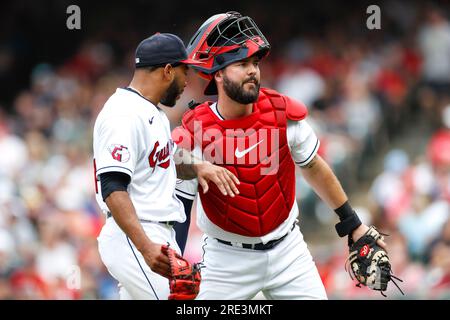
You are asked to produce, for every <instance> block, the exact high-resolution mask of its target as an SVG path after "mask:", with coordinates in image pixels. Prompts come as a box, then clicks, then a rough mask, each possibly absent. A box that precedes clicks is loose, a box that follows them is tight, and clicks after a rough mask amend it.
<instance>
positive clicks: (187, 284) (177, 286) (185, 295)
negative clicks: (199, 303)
mask: <svg viewBox="0 0 450 320" xmlns="http://www.w3.org/2000/svg"><path fill="white" fill-rule="evenodd" d="M161 249H162V252H163V253H164V254H166V255H167V256H168V257H169V261H170V270H171V277H170V279H169V284H170V295H169V300H194V299H195V297H197V294H198V291H199V288H200V281H201V276H200V268H199V267H198V264H194V266H191V264H190V263H189V262H188V261H187V260H186V259H184V258H183V257H182V256H180V255H179V254H178V253H177V252H176V251H175V250H173V249H171V248H169V246H168V245H163V246H162V247H161Z"/></svg>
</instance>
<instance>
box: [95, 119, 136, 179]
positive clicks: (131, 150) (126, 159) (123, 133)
mask: <svg viewBox="0 0 450 320" xmlns="http://www.w3.org/2000/svg"><path fill="white" fill-rule="evenodd" d="M138 130H139V122H138V121H137V120H136V119H135V118H132V117H110V118H107V119H105V120H104V121H103V123H101V125H100V126H99V132H98V135H97V137H96V138H97V141H94V157H95V161H96V165H97V172H96V175H97V176H99V175H101V174H102V173H105V172H112V171H114V172H122V173H125V174H127V175H129V176H130V177H131V176H132V175H133V173H134V170H135V167H136V163H137V160H138V158H139V153H140V151H141V149H142V147H141V146H140V144H141V143H140V141H139V133H138Z"/></svg>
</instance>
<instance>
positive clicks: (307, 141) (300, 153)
mask: <svg viewBox="0 0 450 320" xmlns="http://www.w3.org/2000/svg"><path fill="white" fill-rule="evenodd" d="M287 135H288V143H289V148H290V150H291V155H292V158H293V159H294V161H295V163H296V164H297V165H298V166H300V167H302V166H305V165H307V164H308V163H309V162H310V161H311V160H312V159H313V158H314V156H315V155H316V154H317V151H318V150H319V146H320V141H319V139H318V138H317V136H316V134H315V133H314V130H313V129H312V128H311V126H310V125H309V124H308V122H306V120H300V121H291V120H288V128H287Z"/></svg>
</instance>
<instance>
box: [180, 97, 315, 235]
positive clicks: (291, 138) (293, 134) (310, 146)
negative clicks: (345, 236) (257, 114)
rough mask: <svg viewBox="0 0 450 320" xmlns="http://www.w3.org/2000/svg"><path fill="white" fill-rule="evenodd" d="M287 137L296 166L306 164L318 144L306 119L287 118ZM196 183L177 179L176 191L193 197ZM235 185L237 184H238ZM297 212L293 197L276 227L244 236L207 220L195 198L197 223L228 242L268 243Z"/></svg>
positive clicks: (287, 227)
mask: <svg viewBox="0 0 450 320" xmlns="http://www.w3.org/2000/svg"><path fill="white" fill-rule="evenodd" d="M210 108H211V110H212V111H213V112H214V113H215V114H216V115H217V117H219V118H220V119H223V118H222V116H221V115H220V113H219V112H218V111H217V107H216V103H214V104H212V105H211V106H210ZM287 137H288V145H289V148H290V151H291V155H292V158H293V160H294V162H295V163H296V164H297V165H299V166H304V165H306V164H308V163H309V162H310V161H311V160H312V159H313V158H314V156H315V155H316V153H317V150H318V149H319V145H320V141H319V139H318V138H317V136H316V134H315V133H314V131H313V129H312V128H311V126H310V125H309V124H308V123H307V122H306V120H301V121H291V120H288V126H287ZM198 151H199V150H198V149H197V150H196V152H198ZM196 184H197V180H196V179H194V180H186V181H183V182H180V181H179V182H178V184H177V186H176V192H177V194H179V195H180V196H183V197H185V198H188V199H193V197H194V195H195V192H196V190H197V186H196ZM237 187H238V188H239V186H237ZM298 214H299V212H298V205H297V201H294V204H293V206H292V209H291V211H290V213H289V217H288V218H287V219H286V220H285V221H284V222H283V223H282V224H281V225H279V226H278V227H277V228H276V229H275V230H273V231H271V232H270V233H268V234H266V235H264V236H261V237H246V236H241V235H238V234H235V233H231V232H228V231H225V230H223V229H222V228H220V227H218V226H217V225H215V224H214V223H212V222H211V220H209V218H208V217H207V215H206V213H205V211H204V209H203V207H202V203H201V201H197V225H198V226H199V228H200V230H202V231H203V232H204V233H205V234H207V235H209V236H211V237H213V238H217V239H221V240H225V241H231V242H240V243H249V244H254V243H260V242H263V243H267V242H269V241H270V240H273V239H277V238H280V237H282V236H284V235H285V234H286V233H288V232H289V231H290V229H291V227H292V224H293V223H294V222H295V220H296V219H297V217H298Z"/></svg>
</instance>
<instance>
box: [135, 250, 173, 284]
mask: <svg viewBox="0 0 450 320" xmlns="http://www.w3.org/2000/svg"><path fill="white" fill-rule="evenodd" d="M161 247H162V245H161V244H159V243H154V242H152V243H150V244H149V245H148V246H147V247H146V248H145V249H144V250H142V251H141V254H142V256H143V257H144V260H145V262H146V263H147V264H148V266H149V267H150V269H152V271H153V272H156V273H157V274H160V275H162V276H163V277H166V278H170V275H171V269H170V262H169V257H168V256H167V254H164V253H163V251H162V249H161Z"/></svg>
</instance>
